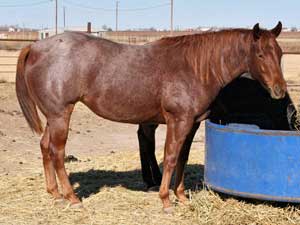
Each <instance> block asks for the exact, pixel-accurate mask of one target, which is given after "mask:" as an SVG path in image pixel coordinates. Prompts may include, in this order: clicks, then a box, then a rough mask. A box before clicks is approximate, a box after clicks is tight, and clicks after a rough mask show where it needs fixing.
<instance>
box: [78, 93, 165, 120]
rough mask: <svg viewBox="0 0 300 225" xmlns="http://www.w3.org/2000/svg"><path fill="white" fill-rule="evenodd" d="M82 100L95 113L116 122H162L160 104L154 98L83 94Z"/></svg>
mask: <svg viewBox="0 0 300 225" xmlns="http://www.w3.org/2000/svg"><path fill="white" fill-rule="evenodd" d="M82 102H83V103H84V104H85V105H87V106H88V107H89V108H90V109H91V110H92V111H93V112H94V113H96V114H97V115H99V116H101V117H103V118H105V119H109V120H112V121H117V122H125V123H134V124H140V123H145V122H155V123H164V119H163V116H162V115H161V110H160V104H159V103H157V102H156V101H155V100H154V99H142V98H137V97H134V96H133V97H130V98H129V97H128V98H126V96H123V97H120V96H118V97H117V96H109V97H106V96H97V95H94V96H85V97H84V98H83V100H82Z"/></svg>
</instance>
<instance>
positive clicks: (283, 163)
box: [204, 120, 300, 203]
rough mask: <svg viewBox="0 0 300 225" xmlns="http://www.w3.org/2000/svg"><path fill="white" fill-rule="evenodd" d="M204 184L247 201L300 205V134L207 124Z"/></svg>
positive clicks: (254, 127)
mask: <svg viewBox="0 0 300 225" xmlns="http://www.w3.org/2000/svg"><path fill="white" fill-rule="evenodd" d="M205 151H206V154H205V172H204V181H205V184H206V185H207V186H208V187H210V188H211V189H213V190H216V191H219V192H223V193H226V194H230V195H236V196H241V197H247V198H254V199H262V200H271V201H282V202H297V203H300V133H299V132H298V131H275V130H261V129H259V128H258V127H257V126H255V125H254V126H253V125H242V124H238V125H237V124H231V125H226V126H224V125H218V124H215V123H212V122H210V121H208V120H207V121H206V143H205Z"/></svg>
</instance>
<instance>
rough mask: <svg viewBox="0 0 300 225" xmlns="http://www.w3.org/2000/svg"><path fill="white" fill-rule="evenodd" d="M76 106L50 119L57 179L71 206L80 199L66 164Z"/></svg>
mask: <svg viewBox="0 0 300 225" xmlns="http://www.w3.org/2000/svg"><path fill="white" fill-rule="evenodd" d="M73 108H74V105H69V106H68V107H66V109H65V110H64V112H63V113H61V114H60V115H55V116H51V117H50V118H48V124H49V132H50V145H49V147H50V151H51V152H52V153H53V156H52V161H53V164H54V168H55V170H56V174H57V177H58V179H59V181H60V185H61V188H62V192H63V196H64V198H65V199H67V200H69V201H70V202H71V204H75V203H79V202H80V201H79V199H78V198H77V196H76V195H75V193H74V191H73V188H72V185H71V183H70V181H69V178H68V175H67V172H66V169H65V164H64V156H65V145H66V141H67V137H68V130H69V122H70V117H71V113H72V111H73Z"/></svg>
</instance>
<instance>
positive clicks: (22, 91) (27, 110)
mask: <svg viewBox="0 0 300 225" xmlns="http://www.w3.org/2000/svg"><path fill="white" fill-rule="evenodd" d="M30 49H31V46H30V45H29V46H27V47H25V48H23V49H22V50H21V53H20V55H19V58H18V64H17V74H16V92H17V98H18V101H19V104H20V106H21V109H22V112H23V114H24V116H25V119H26V121H27V123H28V125H29V126H30V128H31V130H32V131H34V132H36V133H38V134H42V133H43V127H42V122H41V120H40V117H39V115H38V112H37V109H36V103H35V102H34V100H33V99H32V97H31V96H30V94H29V91H28V87H27V84H26V81H25V76H24V73H25V64H26V59H27V57H28V55H29V52H30Z"/></svg>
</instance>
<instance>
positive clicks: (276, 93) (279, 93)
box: [269, 84, 286, 99]
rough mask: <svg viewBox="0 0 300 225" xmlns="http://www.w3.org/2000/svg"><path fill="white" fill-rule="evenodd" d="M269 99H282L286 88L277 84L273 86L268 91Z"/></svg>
mask: <svg viewBox="0 0 300 225" xmlns="http://www.w3.org/2000/svg"><path fill="white" fill-rule="evenodd" d="M269 91H270V94H271V97H272V98H274V99H282V98H284V97H285V93H286V88H282V87H280V86H279V85H278V84H275V85H274V86H273V88H270V89H269Z"/></svg>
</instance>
